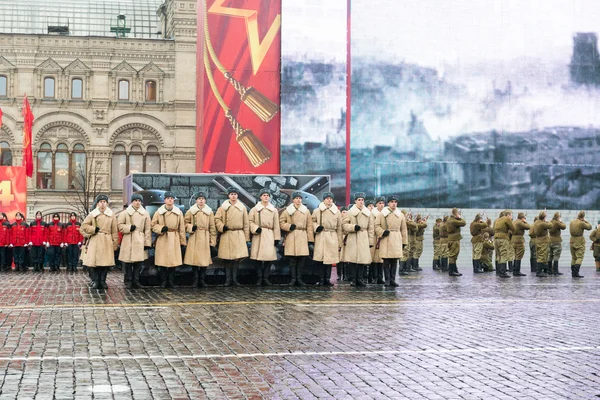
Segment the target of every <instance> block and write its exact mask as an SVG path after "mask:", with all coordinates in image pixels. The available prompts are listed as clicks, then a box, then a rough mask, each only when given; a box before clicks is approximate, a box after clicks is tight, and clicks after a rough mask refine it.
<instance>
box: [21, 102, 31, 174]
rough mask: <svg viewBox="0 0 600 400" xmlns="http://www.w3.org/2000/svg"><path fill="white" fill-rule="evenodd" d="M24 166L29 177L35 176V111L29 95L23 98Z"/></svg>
mask: <svg viewBox="0 0 600 400" xmlns="http://www.w3.org/2000/svg"><path fill="white" fill-rule="evenodd" d="M21 113H22V114H23V166H24V167H25V174H26V175H27V176H28V177H30V178H31V177H32V176H33V150H32V148H31V127H32V126H33V113H32V112H31V106H30V105H29V100H27V95H25V97H24V98H23V109H22V110H21Z"/></svg>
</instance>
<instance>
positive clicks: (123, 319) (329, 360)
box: [0, 267, 600, 400]
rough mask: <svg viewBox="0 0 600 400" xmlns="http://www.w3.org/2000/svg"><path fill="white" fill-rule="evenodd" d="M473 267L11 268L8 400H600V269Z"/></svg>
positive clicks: (5, 337)
mask: <svg viewBox="0 0 600 400" xmlns="http://www.w3.org/2000/svg"><path fill="white" fill-rule="evenodd" d="M563 269H564V268H563ZM334 271H335V269H334ZM461 271H462V272H463V273H465V276H463V277H461V278H450V277H448V276H447V275H444V274H441V273H438V272H434V271H432V270H431V268H425V270H424V271H422V272H421V273H419V274H416V273H415V274H412V275H411V276H408V277H402V278H401V279H399V283H400V287H399V288H397V289H395V290H393V289H389V288H384V287H383V286H377V285H371V286H370V287H368V288H365V289H362V288H361V289H355V288H351V287H350V286H349V285H347V284H341V285H338V286H337V287H335V288H333V289H325V288H319V287H309V288H298V289H296V288H288V287H285V286H276V287H270V288H254V287H243V288H232V289H229V288H222V287H211V288H208V289H203V290H194V289H191V288H183V287H182V288H177V289H174V290H169V289H166V290H165V289H159V288H148V289H145V290H126V289H125V288H124V287H123V283H122V274H121V273H119V272H118V271H115V272H111V273H110V274H109V277H108V280H107V282H108V284H109V285H110V288H109V289H108V290H107V291H106V292H104V293H103V292H100V291H97V290H92V289H89V288H88V287H87V286H86V281H87V279H86V277H85V276H84V274H83V273H77V274H75V275H68V274H66V273H65V272H64V271H62V272H61V273H60V274H51V273H48V272H46V273H44V274H34V273H32V272H29V273H27V274H17V273H14V272H11V273H2V274H0V332H1V335H0V340H2V346H1V348H0V371H1V372H0V377H1V378H2V379H1V382H0V385H1V386H0V399H12V398H19V399H71V398H76V399H89V398H99V399H100V398H101V399H104V398H114V399H151V398H154V399H188V398H192V399H202V398H210V399H225V398H228V399H246V398H250V399H260V398H272V399H287V398H290V399H291V398H301V399H313V398H335V399H385V398H398V399H401V398H406V399H486V400H487V399H591V398H598V397H600V323H599V321H600V273H596V272H595V270H594V268H592V267H586V268H582V274H583V275H585V276H586V277H585V279H582V280H572V279H571V277H570V276H569V275H567V274H565V275H564V276H562V277H552V278H544V279H541V278H535V277H532V276H527V277H523V278H511V279H507V280H501V279H500V278H497V277H495V276H494V275H492V274H491V273H489V274H483V275H476V276H473V275H472V274H471V273H470V271H468V270H467V268H466V267H463V268H461ZM563 272H566V271H563Z"/></svg>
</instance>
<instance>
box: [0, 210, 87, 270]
mask: <svg viewBox="0 0 600 400" xmlns="http://www.w3.org/2000/svg"><path fill="white" fill-rule="evenodd" d="M79 228H80V224H79V222H77V214H76V213H74V212H73V213H71V215H70V218H69V222H68V223H61V222H60V217H59V215H58V214H56V213H55V214H53V216H52V222H50V223H46V222H44V221H43V220H42V213H41V212H40V211H38V212H36V213H35V218H34V220H33V221H31V222H30V223H27V222H26V221H25V216H24V215H23V214H22V213H20V212H17V213H16V215H15V221H14V222H13V223H10V222H9V221H8V217H7V216H6V214H5V213H2V214H1V215H0V269H1V270H2V271H8V270H9V269H10V267H11V264H12V263H13V262H14V264H15V270H16V271H21V272H24V271H27V270H28V268H29V266H30V265H31V266H32V267H33V270H34V271H36V272H42V271H44V265H45V264H46V265H48V266H49V267H50V271H58V270H59V268H60V265H61V264H62V255H63V252H66V256H67V257H66V258H67V271H71V272H75V271H76V269H77V264H78V262H79V253H80V247H81V245H82V242H83V236H82V235H81V234H80V232H79Z"/></svg>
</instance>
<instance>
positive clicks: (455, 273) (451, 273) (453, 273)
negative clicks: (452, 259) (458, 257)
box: [448, 263, 462, 276]
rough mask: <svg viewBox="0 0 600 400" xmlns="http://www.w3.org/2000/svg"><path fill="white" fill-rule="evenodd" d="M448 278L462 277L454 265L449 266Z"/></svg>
mask: <svg viewBox="0 0 600 400" xmlns="http://www.w3.org/2000/svg"><path fill="white" fill-rule="evenodd" d="M448 275H449V276H462V274H461V273H460V272H458V267H457V266H456V263H453V264H450V270H449V271H448Z"/></svg>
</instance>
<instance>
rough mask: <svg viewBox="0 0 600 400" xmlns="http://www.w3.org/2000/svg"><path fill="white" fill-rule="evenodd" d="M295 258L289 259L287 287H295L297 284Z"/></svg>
mask: <svg viewBox="0 0 600 400" xmlns="http://www.w3.org/2000/svg"><path fill="white" fill-rule="evenodd" d="M296 263H297V260H296V257H290V258H289V263H288V267H289V268H290V282H289V283H288V286H296V284H297V283H296V282H298V274H297V270H296Z"/></svg>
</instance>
